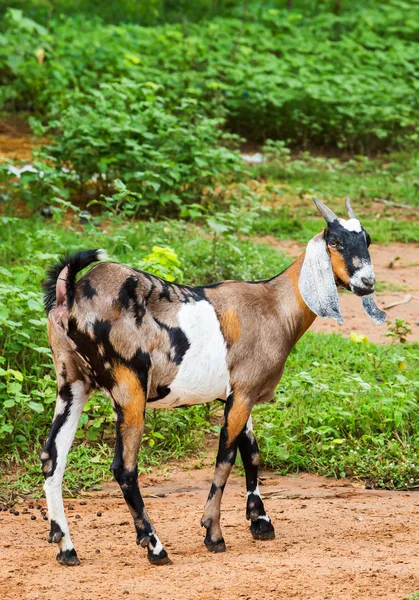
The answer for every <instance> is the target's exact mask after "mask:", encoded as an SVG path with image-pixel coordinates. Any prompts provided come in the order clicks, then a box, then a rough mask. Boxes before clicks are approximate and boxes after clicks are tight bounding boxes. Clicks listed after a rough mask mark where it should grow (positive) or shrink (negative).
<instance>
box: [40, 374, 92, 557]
mask: <svg viewBox="0 0 419 600" xmlns="http://www.w3.org/2000/svg"><path fill="white" fill-rule="evenodd" d="M71 392H72V394H73V402H72V404H71V408H70V412H69V415H68V417H67V420H66V421H65V423H64V424H63V425H62V427H61V429H60V430H59V432H58V433H57V436H56V438H55V446H56V449H57V463H56V467H55V471H54V474H53V475H52V476H51V477H47V479H46V480H45V484H44V490H45V495H46V497H47V505H48V516H49V520H50V521H51V520H54V521H55V522H56V523H58V525H59V526H60V529H61V531H62V532H63V534H64V537H63V539H62V540H61V542H60V544H59V546H60V549H61V550H62V551H64V550H71V549H72V548H73V547H74V546H73V544H72V541H71V538H70V531H69V528H68V523H67V519H66V517H65V513H64V506H63V495H62V480H63V474H64V469H65V465H66V460H67V454H68V451H69V449H70V446H71V444H72V442H73V438H74V434H75V433H76V429H77V425H78V422H79V419H80V414H81V412H82V410H83V406H84V405H85V403H86V401H87V396H86V393H85V390H84V383H83V382H81V381H76V382H75V383H72V384H71ZM64 408H65V404H64V402H63V401H62V399H61V398H60V397H58V401H57V408H56V411H55V417H56V416H57V415H60V414H62V412H63V409H64ZM55 417H54V418H55Z"/></svg>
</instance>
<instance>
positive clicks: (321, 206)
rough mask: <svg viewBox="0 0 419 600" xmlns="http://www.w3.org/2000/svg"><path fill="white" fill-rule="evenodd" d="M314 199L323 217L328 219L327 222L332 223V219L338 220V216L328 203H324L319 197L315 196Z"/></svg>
mask: <svg viewBox="0 0 419 600" xmlns="http://www.w3.org/2000/svg"><path fill="white" fill-rule="evenodd" d="M313 201H314V204H315V205H316V206H317V208H318V210H319V212H320V214H321V215H322V217H323V218H324V220H325V221H326V223H331V222H332V221H336V220H337V216H336V215H335V213H334V212H333V210H331V209H330V208H328V207H327V206H326V204H323V202H321V201H320V200H317V198H313Z"/></svg>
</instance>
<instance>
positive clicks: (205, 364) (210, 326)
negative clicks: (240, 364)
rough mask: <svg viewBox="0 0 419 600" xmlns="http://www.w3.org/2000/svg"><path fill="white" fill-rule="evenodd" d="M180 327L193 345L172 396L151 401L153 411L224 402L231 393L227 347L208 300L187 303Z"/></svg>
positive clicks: (175, 380)
mask: <svg viewBox="0 0 419 600" xmlns="http://www.w3.org/2000/svg"><path fill="white" fill-rule="evenodd" d="M179 326H180V328H181V329H182V330H183V332H184V333H185V335H186V337H187V338H188V341H189V344H190V346H189V348H188V350H187V351H186V352H185V356H184V357H183V360H182V363H181V364H180V366H179V370H178V372H177V375H176V377H175V378H174V380H173V381H172V383H170V384H169V387H170V394H168V395H167V396H166V397H165V398H162V399H161V400H154V401H153V402H151V403H150V404H149V406H150V408H174V407H176V406H182V405H185V404H189V405H193V404H203V403H204V402H211V401H212V400H215V399H217V398H220V399H221V400H225V399H226V398H227V396H228V394H229V393H230V383H229V382H230V374H229V371H228V367H227V346H226V343H225V339H224V337H223V334H222V333H221V329H220V323H219V321H218V318H217V315H216V313H215V310H214V308H213V307H212V305H211V304H210V303H209V302H207V301H206V300H201V301H200V302H196V303H192V302H191V303H188V304H184V305H183V306H182V308H181V309H180V312H179Z"/></svg>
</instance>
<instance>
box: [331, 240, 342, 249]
mask: <svg viewBox="0 0 419 600" xmlns="http://www.w3.org/2000/svg"><path fill="white" fill-rule="evenodd" d="M341 245H342V244H341V243H340V242H339V240H332V241H331V242H329V246H330V247H331V248H339V247H340V246H341Z"/></svg>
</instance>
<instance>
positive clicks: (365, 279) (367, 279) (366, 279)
mask: <svg viewBox="0 0 419 600" xmlns="http://www.w3.org/2000/svg"><path fill="white" fill-rule="evenodd" d="M361 281H362V283H363V284H364V285H366V286H367V287H372V286H373V285H374V283H375V277H361Z"/></svg>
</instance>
